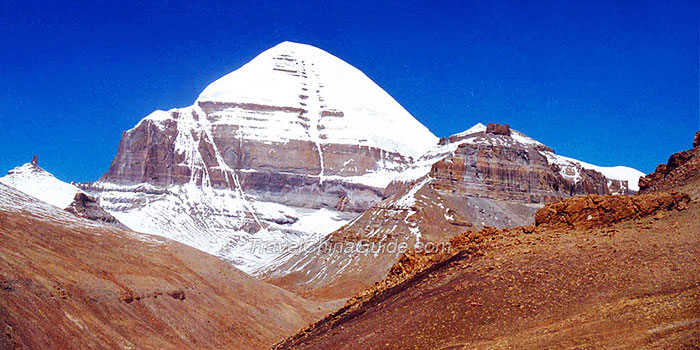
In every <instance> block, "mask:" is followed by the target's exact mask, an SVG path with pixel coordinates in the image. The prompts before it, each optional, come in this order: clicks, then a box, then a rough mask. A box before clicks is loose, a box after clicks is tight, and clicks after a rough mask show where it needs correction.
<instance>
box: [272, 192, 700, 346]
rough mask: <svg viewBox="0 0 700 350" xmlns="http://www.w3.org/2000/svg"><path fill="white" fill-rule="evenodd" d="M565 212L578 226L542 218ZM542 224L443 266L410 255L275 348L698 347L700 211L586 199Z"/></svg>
mask: <svg viewBox="0 0 700 350" xmlns="http://www.w3.org/2000/svg"><path fill="white" fill-rule="evenodd" d="M630 201H632V202H634V205H633V206H632V207H633V208H637V209H638V210H633V211H630V205H629V204H630ZM571 207H580V208H581V209H582V210H583V211H585V212H586V213H587V215H584V216H577V217H573V216H571V215H568V216H567V217H568V219H567V220H564V221H562V220H561V217H560V216H558V215H549V213H552V211H553V210H554V211H555V212H560V210H559V209H557V208H571ZM540 212H543V214H539V212H538V225H537V226H525V227H517V228H513V229H502V230H496V229H491V228H489V229H484V230H481V231H478V232H477V231H470V232H467V233H465V234H464V235H461V236H458V237H456V238H454V239H453V240H452V241H451V243H452V247H453V249H454V250H453V251H451V252H449V253H446V254H432V255H431V254H416V253H414V252H409V253H408V254H406V255H404V256H402V258H401V259H400V260H399V262H398V263H397V264H396V265H394V267H393V268H392V269H391V273H390V275H389V277H388V278H387V279H386V280H385V281H383V282H381V283H379V284H377V285H376V286H375V287H373V288H371V289H368V290H367V291H365V292H363V293H361V294H359V295H357V296H356V297H355V298H353V299H352V300H351V301H350V302H349V303H348V304H347V305H346V306H345V307H344V308H342V309H340V310H339V311H337V312H335V313H333V314H331V315H329V316H327V317H326V318H325V319H323V320H321V321H319V322H318V323H316V324H314V325H313V326H311V327H309V328H308V329H306V330H304V331H302V332H301V333H299V334H297V335H296V336H294V337H291V338H289V339H287V340H286V341H285V342H283V343H280V344H278V346H277V347H276V348H277V349H326V348H329V347H334V348H344V349H355V348H358V349H359V348H361V349H408V348H431V349H472V348H483V349H485V348H489V349H491V348H494V349H496V348H498V349H502V348H511V347H515V348H523V349H550V348H551V349H555V348H556V349H580V348H612V347H614V348H630V349H632V348H634V349H647V348H648V349H652V348H653V349H657V348H664V349H692V348H695V347H697V346H698V344H699V343H698V339H699V337H700V327H699V325H700V320H698V315H699V314H700V303H698V300H700V299H699V298H700V287H699V286H700V265H698V264H697V260H698V258H700V249H699V248H698V247H700V244H699V243H700V241H699V240H700V236H698V235H697V225H698V219H697V218H698V217H700V205H698V203H697V202H692V203H690V199H689V197H688V196H687V195H682V194H665V193H659V194H650V195H642V196H639V197H627V196H619V195H617V196H603V197H597V196H590V197H582V198H579V197H576V198H572V199H568V200H564V201H562V202H556V203H552V204H551V205H548V206H547V207H545V208H544V209H541V211H540ZM595 213H597V214H600V215H602V216H599V217H597V218H596V219H595V220H591V219H589V215H593V214H595ZM357 339H362V342H361V344H360V343H358V342H357Z"/></svg>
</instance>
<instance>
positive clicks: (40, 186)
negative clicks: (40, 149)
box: [0, 163, 82, 209]
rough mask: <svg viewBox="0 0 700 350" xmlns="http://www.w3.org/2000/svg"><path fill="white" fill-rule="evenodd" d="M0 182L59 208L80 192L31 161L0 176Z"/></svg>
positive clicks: (70, 201)
mask: <svg viewBox="0 0 700 350" xmlns="http://www.w3.org/2000/svg"><path fill="white" fill-rule="evenodd" d="M0 182H1V183H3V184H5V185H7V186H10V187H13V188H15V189H17V190H20V191H22V192H24V193H26V194H28V195H30V196H32V197H36V198H38V199H40V200H42V201H44V202H46V203H49V204H51V205H53V206H56V207H59V208H61V209H64V208H66V207H68V206H69V205H70V204H71V203H72V202H73V198H74V197H75V194H76V193H78V192H82V191H81V190H80V189H79V188H78V187H76V186H74V185H71V184H68V183H65V182H63V181H61V180H59V179H57V178H56V177H54V176H53V175H52V174H51V173H49V172H47V171H46V170H44V169H42V168H40V167H38V166H36V165H34V164H32V163H26V164H24V165H21V166H18V167H16V168H14V169H12V170H10V171H9V172H8V173H7V175H6V176H3V177H0Z"/></svg>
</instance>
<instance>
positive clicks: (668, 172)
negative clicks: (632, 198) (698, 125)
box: [639, 132, 700, 198]
mask: <svg viewBox="0 0 700 350" xmlns="http://www.w3.org/2000/svg"><path fill="white" fill-rule="evenodd" d="M698 135H700V132H698V133H697V134H696V137H695V141H694V142H693V145H694V148H692V149H689V150H686V151H682V152H678V153H675V154H673V155H671V156H670V157H669V158H668V163H667V164H659V165H658V166H657V167H656V171H654V172H653V173H651V174H648V175H646V176H644V177H642V178H640V179H639V193H653V192H660V191H668V190H674V189H675V190H679V191H682V192H686V193H689V194H691V195H692V196H693V197H695V198H700V185H699V184H698V180H700V147H698V145H697V140H698Z"/></svg>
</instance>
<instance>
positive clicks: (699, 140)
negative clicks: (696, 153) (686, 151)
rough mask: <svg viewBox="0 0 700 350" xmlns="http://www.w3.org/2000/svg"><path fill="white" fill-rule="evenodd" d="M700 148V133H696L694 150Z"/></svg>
mask: <svg viewBox="0 0 700 350" xmlns="http://www.w3.org/2000/svg"><path fill="white" fill-rule="evenodd" d="M698 146H700V131H698V132H696V133H695V139H693V148H696V147H698Z"/></svg>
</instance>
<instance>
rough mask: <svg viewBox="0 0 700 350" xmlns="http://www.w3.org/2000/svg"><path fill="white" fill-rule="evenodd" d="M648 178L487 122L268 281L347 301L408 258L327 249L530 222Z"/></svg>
mask: <svg viewBox="0 0 700 350" xmlns="http://www.w3.org/2000/svg"><path fill="white" fill-rule="evenodd" d="M641 175H643V174H642V173H641V172H639V171H636V170H634V169H631V168H626V167H613V168H605V167H598V166H594V165H590V164H587V163H583V162H580V161H577V160H574V159H571V158H567V157H563V156H560V155H557V154H555V153H554V151H553V150H552V149H550V148H548V147H547V146H545V145H543V144H541V143H540V142H538V141H535V140H533V139H531V138H529V137H527V136H526V135H524V134H522V133H520V132H518V131H516V130H512V129H510V127H509V126H508V125H498V124H489V125H488V126H484V125H483V124H477V125H475V126H474V127H472V128H470V129H469V130H467V131H465V132H462V133H459V134H456V135H453V136H451V137H449V138H445V139H442V140H440V142H439V144H438V145H436V146H435V147H434V148H433V149H431V150H430V151H429V152H427V153H426V154H425V155H423V156H422V157H421V158H420V159H418V161H417V162H416V163H414V164H413V165H412V166H411V167H410V168H409V169H407V170H406V171H405V172H404V173H402V174H401V175H399V176H398V177H397V178H396V179H395V180H394V181H393V182H392V183H391V184H390V185H389V186H388V187H387V189H386V194H387V195H390V197H389V198H388V199H386V200H384V201H383V202H381V203H378V204H376V205H374V206H372V207H371V208H370V209H369V210H367V211H366V212H364V213H363V214H362V215H361V216H359V217H358V218H356V219H355V220H353V221H352V222H351V223H349V224H348V225H345V226H343V227H342V228H340V229H339V230H338V231H336V232H334V233H332V234H331V235H329V236H328V237H327V238H325V239H324V240H323V241H321V242H320V243H318V244H317V245H315V246H314V249H312V250H311V251H312V253H311V254H309V253H308V252H307V251H302V252H289V253H287V254H286V255H282V258H281V259H280V263H279V264H275V263H272V264H270V265H269V267H268V269H267V270H265V271H262V272H261V273H260V275H261V276H262V277H263V278H265V279H266V280H268V281H271V282H273V283H276V284H278V285H280V286H284V287H285V288H289V289H291V290H294V291H296V292H298V293H302V294H304V295H309V296H311V297H318V298H322V299H324V298H331V299H333V298H340V299H342V298H346V297H348V296H350V295H352V294H353V293H355V292H357V291H359V290H361V289H363V288H366V287H368V286H370V285H372V283H374V282H376V281H379V280H382V279H383V278H384V277H385V276H386V274H387V272H388V271H389V268H390V267H391V266H392V264H394V263H395V262H396V261H397V259H398V258H399V256H400V255H401V253H402V252H401V251H400V250H398V249H392V250H391V251H389V250H382V252H381V253H378V254H374V252H376V250H374V251H373V252H372V253H369V254H368V253H366V252H363V251H361V250H360V249H353V250H351V251H350V252H346V251H344V250H342V249H337V250H333V251H331V252H328V253H326V252H323V251H321V250H322V248H323V247H326V246H330V247H338V246H340V245H348V244H351V245H355V246H358V247H359V246H362V247H364V246H367V245H369V246H376V247H379V246H383V247H385V248H389V247H388V244H389V243H393V244H395V245H396V246H401V245H403V247H416V246H421V245H422V246H429V245H430V242H440V241H445V240H448V239H449V238H451V237H454V236H455V235H458V234H460V233H462V232H464V230H466V229H468V228H473V229H480V228H483V227H513V226H517V225H525V224H529V223H531V222H532V221H533V219H534V217H535V212H536V210H537V209H538V208H541V207H542V205H544V203H546V202H547V201H551V200H556V199H560V198H566V197H570V196H574V195H581V194H600V195H603V194H609V193H631V192H633V191H634V190H636V183H637V180H638V178H639V176H641ZM404 250H405V249H404ZM319 251H321V253H320V254H319V253H318V252H319Z"/></svg>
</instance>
